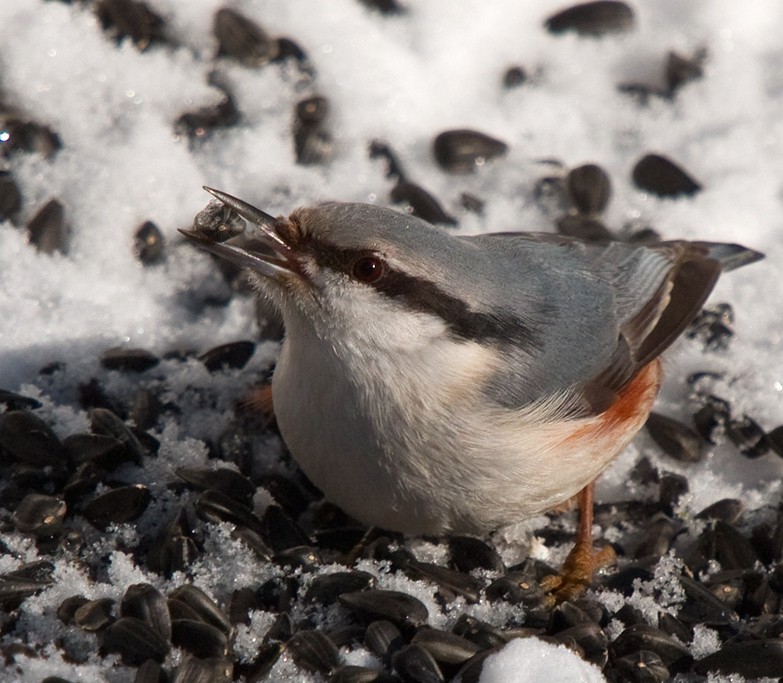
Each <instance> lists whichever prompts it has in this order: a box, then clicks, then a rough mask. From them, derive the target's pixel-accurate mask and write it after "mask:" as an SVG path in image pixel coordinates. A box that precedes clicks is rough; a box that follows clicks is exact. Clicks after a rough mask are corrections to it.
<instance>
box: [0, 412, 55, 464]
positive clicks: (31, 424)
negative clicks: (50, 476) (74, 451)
mask: <svg viewBox="0 0 783 683" xmlns="http://www.w3.org/2000/svg"><path fill="white" fill-rule="evenodd" d="M0 447H2V449H3V450H5V451H7V452H8V453H10V454H11V455H12V456H13V457H14V458H16V459H17V460H21V461H22V462H26V463H29V464H31V465H35V466H36V467H47V466H58V465H63V464H64V461H65V458H66V454H65V449H64V448H63V446H62V444H61V443H60V439H58V438H57V435H56V434H55V433H54V432H53V431H52V429H51V428H50V427H49V426H48V425H47V424H46V423H45V422H44V421H43V420H42V419H41V418H40V417H38V416H37V415H35V414H33V413H31V412H30V411H28V410H11V411H9V412H7V413H4V414H3V415H0Z"/></svg>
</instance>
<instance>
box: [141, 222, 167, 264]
mask: <svg viewBox="0 0 783 683" xmlns="http://www.w3.org/2000/svg"><path fill="white" fill-rule="evenodd" d="M164 246H165V240H164V239H163V233H162V232H161V231H160V228H158V226H157V225H155V223H153V222H152V221H144V223H142V224H141V226H139V228H138V230H136V233H135V234H134V235H133V253H134V254H135V255H136V258H137V259H138V260H139V261H141V262H142V263H143V264H144V265H145V266H149V265H152V264H153V263H158V262H159V261H160V260H161V259H162V258H163V250H164Z"/></svg>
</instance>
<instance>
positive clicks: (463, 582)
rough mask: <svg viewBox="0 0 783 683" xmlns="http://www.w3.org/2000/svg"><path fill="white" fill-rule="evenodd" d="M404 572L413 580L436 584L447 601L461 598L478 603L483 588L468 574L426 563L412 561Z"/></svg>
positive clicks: (477, 580) (481, 584) (479, 582)
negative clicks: (423, 580)
mask: <svg viewBox="0 0 783 683" xmlns="http://www.w3.org/2000/svg"><path fill="white" fill-rule="evenodd" d="M404 571H405V573H406V574H407V575H408V576H409V577H410V578H412V579H414V580H420V579H425V580H427V581H432V582H433V583H436V584H437V585H438V588H439V591H438V592H439V593H440V594H441V595H442V596H443V598H444V599H445V600H447V601H451V600H453V599H454V598H456V597H457V596H461V597H463V598H465V600H467V601H468V602H472V603H475V602H478V599H479V596H480V594H481V589H482V588H483V583H482V582H481V581H480V580H479V579H476V578H475V577H473V576H471V575H470V574H463V573H462V572H457V571H454V570H453V569H447V568H446V567H440V566H438V565H436V564H430V563H428V562H419V561H418V560H413V561H411V562H409V563H408V566H407V567H406V568H405V570H404Z"/></svg>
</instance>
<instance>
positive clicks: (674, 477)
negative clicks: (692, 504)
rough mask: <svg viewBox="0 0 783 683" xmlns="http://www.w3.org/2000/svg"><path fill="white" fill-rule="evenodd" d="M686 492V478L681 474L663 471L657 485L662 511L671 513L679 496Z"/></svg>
mask: <svg viewBox="0 0 783 683" xmlns="http://www.w3.org/2000/svg"><path fill="white" fill-rule="evenodd" d="M686 493H688V479H687V478H686V477H684V476H683V475H681V474H675V473H674V472H664V473H662V474H661V479H660V483H659V485H658V500H659V501H660V504H661V508H662V509H663V511H664V512H665V513H666V514H668V515H671V514H673V512H674V509H675V508H676V507H677V503H678V502H679V500H680V498H681V497H682V496H683V495H685V494H686Z"/></svg>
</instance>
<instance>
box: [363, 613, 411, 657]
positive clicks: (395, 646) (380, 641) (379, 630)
mask: <svg viewBox="0 0 783 683" xmlns="http://www.w3.org/2000/svg"><path fill="white" fill-rule="evenodd" d="M364 644H365V645H367V647H368V648H370V650H371V651H372V652H374V653H375V654H376V655H378V656H379V657H380V658H381V659H383V661H384V662H386V664H388V663H389V662H390V661H391V656H392V655H393V654H394V653H395V652H396V651H397V650H399V649H400V648H401V647H402V646H403V645H405V639H404V638H403V637H402V633H400V629H398V628H397V627H396V626H395V625H394V624H392V623H391V622H390V621H388V620H387V619H378V620H376V621H372V622H370V623H369V624H368V625H367V628H366V629H365V631H364Z"/></svg>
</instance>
